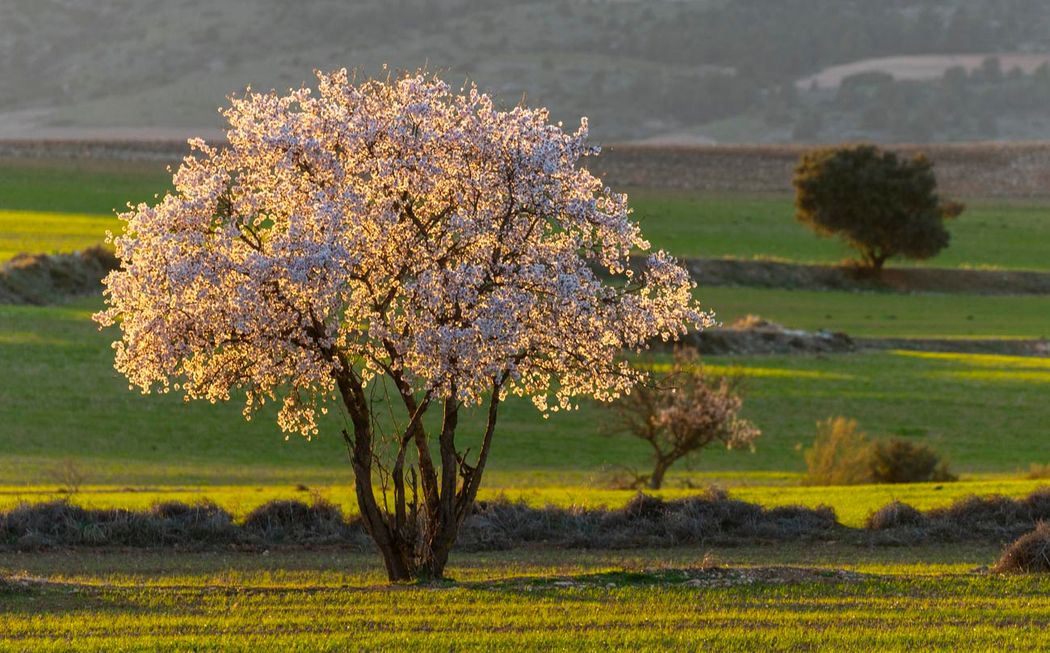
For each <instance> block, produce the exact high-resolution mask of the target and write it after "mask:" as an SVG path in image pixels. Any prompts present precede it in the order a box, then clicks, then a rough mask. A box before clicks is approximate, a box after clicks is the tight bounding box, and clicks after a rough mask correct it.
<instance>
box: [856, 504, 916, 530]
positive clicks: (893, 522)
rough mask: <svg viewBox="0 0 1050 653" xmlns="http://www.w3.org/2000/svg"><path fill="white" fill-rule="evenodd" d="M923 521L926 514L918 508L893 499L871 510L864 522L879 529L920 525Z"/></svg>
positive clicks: (873, 528) (867, 525)
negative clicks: (873, 510)
mask: <svg viewBox="0 0 1050 653" xmlns="http://www.w3.org/2000/svg"><path fill="white" fill-rule="evenodd" d="M925 523H926V516H925V515H923V514H922V513H921V512H919V510H917V509H916V508H914V507H912V506H909V505H908V504H906V503H902V502H900V501H894V502H893V503H888V504H886V505H885V506H883V507H882V508H879V509H878V510H876V511H875V512H873V513H872V514H871V515H870V516H869V517H868V520H867V522H865V527H866V528H870V529H872V530H876V531H881V530H886V529H888V528H900V527H902V526H907V527H914V526H922V525H923V524H925Z"/></svg>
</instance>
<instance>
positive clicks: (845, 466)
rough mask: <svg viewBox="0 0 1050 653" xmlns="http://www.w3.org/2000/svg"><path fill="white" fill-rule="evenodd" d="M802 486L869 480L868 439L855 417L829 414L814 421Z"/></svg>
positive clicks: (852, 483)
mask: <svg viewBox="0 0 1050 653" xmlns="http://www.w3.org/2000/svg"><path fill="white" fill-rule="evenodd" d="M804 455H805V459H806V476H805V478H804V479H803V483H804V484H805V485H859V484H863V483H870V482H871V481H872V476H871V442H870V441H869V440H868V436H867V434H865V433H863V432H861V431H858V430H857V420H854V419H847V418H845V417H833V418H828V419H826V420H823V421H821V422H817V437H816V440H814V442H813V446H812V447H811V448H809V449H807V450H806V452H805V454H804Z"/></svg>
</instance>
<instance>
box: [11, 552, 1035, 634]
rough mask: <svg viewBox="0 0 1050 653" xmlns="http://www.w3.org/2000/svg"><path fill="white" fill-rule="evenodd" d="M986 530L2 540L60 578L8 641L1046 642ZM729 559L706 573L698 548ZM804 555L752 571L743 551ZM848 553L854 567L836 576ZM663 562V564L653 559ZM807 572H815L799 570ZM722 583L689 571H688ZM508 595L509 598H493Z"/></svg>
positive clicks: (1028, 589) (21, 613) (27, 563)
mask: <svg viewBox="0 0 1050 653" xmlns="http://www.w3.org/2000/svg"><path fill="white" fill-rule="evenodd" d="M997 553H998V552H997V551H996V550H995V549H994V548H990V547H958V546H955V547H928V548H924V549H922V550H920V551H915V550H908V551H907V558H909V559H910V560H911V562H909V563H902V560H901V558H902V557H903V556H902V555H901V550H900V549H881V550H864V549H855V548H851V547H843V546H841V545H838V546H836V545H830V546H823V547H821V549H820V550H819V551H817V552H814V551H813V550H812V548H810V547H800V546H795V547H791V546H789V547H776V548H769V547H767V548H758V549H755V548H733V549H722V550H718V549H716V550H713V551H712V550H710V549H708V550H700V549H688V550H685V549H670V550H668V549H662V550H641V551H631V552H629V553H628V552H589V553H583V554H581V553H580V552H564V553H559V552H556V551H537V552H507V553H492V554H482V555H478V554H470V555H457V556H454V559H453V563H452V565H451V569H450V573H451V575H452V576H453V577H455V578H457V579H458V581H459V582H456V583H450V584H445V585H439V586H430V587H427V586H407V587H393V588H391V587H383V586H382V576H381V572H380V568H379V566H378V560H377V559H376V557H375V556H371V555H354V554H346V553H341V552H333V551H323V550H322V551H318V552H302V551H288V552H281V551H275V552H273V553H271V554H270V555H268V556H258V555H254V554H243V553H241V554H239V553H224V554H179V555H174V556H173V555H170V554H168V553H149V552H145V553H132V554H129V553H128V552H120V553H109V552H102V553H96V554H78V555H77V556H69V555H68V554H64V553H57V554H34V555H25V554H17V555H14V554H0V568H5V567H6V568H10V569H13V570H14V571H16V572H17V573H18V574H19V575H22V576H26V577H32V578H34V579H39V580H44V581H51V582H50V583H49V582H45V583H39V582H35V583H32V584H30V585H29V586H28V587H27V588H26V589H21V590H16V591H13V592H8V593H6V594H2V593H0V647H12V648H19V649H25V648H31V649H34V650H48V649H50V648H52V647H54V648H58V647H61V648H62V649H73V650H92V649H97V648H103V649H106V650H114V651H116V650H133V649H135V650H137V649H143V648H149V649H153V648H166V649H174V648H181V649H202V648H214V647H219V648H223V649H227V650H229V649H236V650H246V649H249V648H250V649H252V650H299V649H303V650H305V649H309V650H347V649H380V650H386V649H399V650H404V649H428V650H431V649H432V650H449V649H451V648H455V650H534V649H542V650H581V649H582V650H590V649H598V648H602V649H605V648H615V649H625V650H628V649H629V650H642V649H645V650H655V649H663V650H666V649H671V648H685V649H693V648H701V649H709V648H710V649H718V650H770V649H774V648H775V649H792V650H795V649H804V650H809V649H811V648H820V649H826V648H833V649H836V650H858V651H869V650H957V649H958V647H959V645H960V643H961V642H965V643H966V646H967V647H968V648H972V649H974V650H992V649H1001V650H1005V649H1010V648H1016V647H1019V646H1020V647H1023V648H1026V649H1035V648H1043V647H1046V646H1050V634H1048V631H1047V630H1046V629H1045V628H1044V624H1045V623H1046V621H1047V619H1050V600H1048V599H1047V592H1048V590H1050V581H1048V580H1047V579H1046V578H1041V577H1000V576H990V575H983V574H976V573H967V571H966V570H968V569H972V568H973V567H975V566H977V565H980V564H986V563H988V562H991V561H992V560H994V558H995V557H996V555H997ZM711 555H713V556H714V557H715V559H717V560H719V561H726V562H731V563H733V564H734V566H735V571H723V572H720V573H719V572H707V575H706V576H705V572H703V571H702V570H701V567H702V566H703V565H704V564H705V556H707V557H708V560H710V556H711ZM771 564H783V565H805V566H806V567H810V568H812V569H813V570H814V571H812V572H808V573H805V572H797V571H796V572H774V573H779V574H780V578H782V580H781V581H780V582H776V583H770V582H764V581H761V580H758V581H752V582H748V581H749V580H750V579H749V578H748V577H747V575H748V574H756V573H759V570H757V569H755V570H751V569H750V565H771ZM840 566H845V567H849V568H851V569H854V570H856V571H857V572H860V573H861V574H863V575H861V576H854V577H852V578H844V577H841V576H834V575H833V572H832V570H833V569H835V568H837V567H840ZM654 569H656V570H657V571H653V570H654ZM802 573H804V575H801V574H802ZM705 577H706V578H719V579H722V581H721V582H720V583H710V582H708V584H706V585H704V584H703V582H704V581H702V580H701V581H700V582H701V585H700V586H691V585H688V584H686V583H687V581H688V580H689V579H690V578H700V579H703V578H705ZM496 607H498V609H494V608H496Z"/></svg>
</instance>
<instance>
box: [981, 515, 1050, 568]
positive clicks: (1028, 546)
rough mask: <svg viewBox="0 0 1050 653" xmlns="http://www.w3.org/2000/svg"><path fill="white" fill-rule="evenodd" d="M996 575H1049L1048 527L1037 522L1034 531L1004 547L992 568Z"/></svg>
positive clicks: (1049, 526)
mask: <svg viewBox="0 0 1050 653" xmlns="http://www.w3.org/2000/svg"><path fill="white" fill-rule="evenodd" d="M992 571H995V572H998V573H1018V574H1033V573H1040V574H1046V573H1050V525H1048V524H1047V523H1046V522H1039V524H1037V525H1036V527H1035V530H1034V531H1032V532H1030V533H1027V534H1025V535H1022V536H1021V537H1020V538H1018V539H1017V541H1015V542H1014V543H1013V544H1011V545H1010V546H1008V547H1006V550H1005V551H1003V555H1002V557H1001V558H999V561H998V562H996V563H995V565H994V566H993V567H992Z"/></svg>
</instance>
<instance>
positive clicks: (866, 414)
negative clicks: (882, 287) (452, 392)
mask: <svg viewBox="0 0 1050 653" xmlns="http://www.w3.org/2000/svg"><path fill="white" fill-rule="evenodd" d="M97 306H98V303H97V301H94V300H85V301H82V302H80V303H75V304H72V305H68V306H56V307H28V306H2V307H0V324H3V325H4V326H3V330H2V331H0V368H2V369H4V370H5V376H4V379H3V383H2V384H0V423H3V424H4V429H3V431H2V435H0V441H2V445H0V452H2V453H0V482H2V483H25V482H33V481H34V480H36V481H37V482H39V479H40V475H41V474H44V473H46V472H47V470H48V469H49V468H51V467H53V466H54V464H55V462H56V461H60V460H62V459H65V458H71V459H76V460H79V461H81V463H82V466H84V467H85V468H86V469H87V470H88V472H89V475H88V482H93V483H147V484H155V483H161V484H165V483H167V484H170V483H202V482H206V483H264V484H265V483H267V482H274V483H296V482H305V483H314V482H318V481H321V482H333V481H337V480H342V479H343V478H344V476H343V475H344V474H345V473H346V469H347V466H346V462H345V458H344V455H345V452H344V451H343V449H342V444H341V441H340V440H339V438H338V435H337V434H338V432H339V429H340V428H341V427H342V426H343V424H342V423H341V422H340V421H339V418H338V417H333V418H332V419H331V420H329V421H328V422H327V423H326V424H325V428H324V429H323V430H322V433H321V434H320V436H319V437H317V438H314V440H313V441H312V442H306V441H304V440H302V439H301V438H300V437H298V436H293V437H291V438H289V439H288V440H287V441H285V439H284V437H283V436H282V435H281V434H280V433H279V432H278V430H277V428H276V426H275V423H274V420H273V416H272V414H270V413H263V414H262V415H260V416H259V417H258V418H257V419H254V420H253V421H252V422H250V423H246V422H244V420H243V419H242V417H241V415H240V408H239V406H237V405H236V404H233V403H231V404H228V405H217V406H213V405H210V404H206V403H190V404H186V403H184V402H183V401H181V400H180V399H179V398H178V397H177V396H175V395H167V396H163V395H161V396H158V395H151V396H142V395H140V394H138V393H137V392H131V391H129V390H128V386H127V383H126V381H124V380H123V379H122V378H120V377H119V376H118V375H117V374H116V372H114V371H113V369H112V351H111V349H110V347H109V342H110V340H111V339H112V337H113V336H112V333H111V332H106V333H100V332H99V331H98V330H97V328H96V327H95V326H94V325H93V324H92V323H91V322H90V321H89V315H90V312H91V310H92V309H94V308H96V307H97ZM707 362H708V364H710V365H712V366H714V370H716V371H722V372H726V373H732V374H742V375H744V377H745V392H746V394H747V401H746V407H745V414H746V416H747V417H749V418H751V419H752V420H754V421H755V422H756V423H757V424H758V425H759V426H760V427H761V428H762V429H763V430H764V435H763V436H762V438H761V439H760V440H759V442H758V449H757V451H756V452H755V453H747V452H726V451H723V450H717V449H712V450H709V451H704V452H703V453H702V454H700V455H699V456H697V457H696V459H695V461H694V463H693V467H694V469H695V470H697V471H700V472H714V471H726V470H729V471H751V472H755V471H767V472H776V471H789V472H797V471H799V470H800V469H801V468H802V454H801V451H800V449H801V448H802V447H805V446H808V445H809V443H810V442H811V441H812V438H813V434H814V424H815V423H816V422H817V421H818V420H821V419H824V418H826V417H829V416H833V415H846V416H849V417H854V418H856V419H858V420H859V421H860V424H861V427H862V428H864V429H866V430H867V431H869V432H870V433H871V434H872V435H900V436H903V437H909V438H913V439H915V440H917V441H920V442H926V443H929V444H931V445H933V446H934V447H935V448H937V449H938V450H940V451H942V452H943V453H945V454H946V455H947V456H948V457H949V458H950V459H951V460H952V462H953V463H954V464H955V466H956V467H957V468H958V469H960V470H962V471H964V472H998V473H1007V472H1015V471H1017V470H1019V469H1027V468H1028V466H1029V464H1030V463H1034V462H1047V461H1050V439H1047V438H1045V437H1043V434H1044V433H1045V425H1046V424H1047V423H1048V422H1050V402H1048V401H1047V400H1046V399H1047V396H1048V393H1050V366H1048V365H1047V362H1046V360H1045V359H1039V358H1022V357H994V356H993V357H988V356H975V355H955V356H953V355H929V356H923V355H916V354H915V353H909V352H879V353H865V354H855V355H829V356H798V355H794V356H792V355H784V356H760V357H738V358H733V359H729V358H711V359H710V360H708V361H707ZM609 419H610V414H609V412H608V411H607V410H605V409H604V408H602V407H601V406H597V405H593V404H584V405H583V406H582V408H581V410H580V411H576V412H571V413H560V414H556V415H554V416H552V417H551V419H549V420H544V419H542V418H541V416H540V415H539V414H538V413H537V412H536V411H535V409H534V408H532V406H531V405H530V404H527V403H526V402H524V401H510V402H508V404H507V405H506V407H505V409H504V410H503V412H502V415H501V421H500V428H499V433H498V437H497V440H496V442H495V445H494V449H493V454H492V456H493V457H492V460H491V463H490V469H492V470H493V472H496V473H502V472H506V473H507V474H508V475H521V476H522V478H523V479H530V478H533V477H542V479H543V480H542V481H541V482H542V483H544V484H550V483H552V482H553V483H554V484H560V483H561V481H558V480H557V479H558V478H560V477H562V476H564V475H569V476H571V477H573V478H575V479H576V480H579V477H580V476H581V475H593V474H594V473H596V472H597V471H598V470H600V469H602V468H603V467H604V466H607V465H624V464H626V465H632V466H637V467H642V466H644V465H645V463H646V460H647V455H648V452H647V450H646V447H645V445H644V444H643V443H641V442H640V441H637V440H634V439H632V438H629V437H627V436H624V435H618V434H611V435H604V434H603V433H606V432H608V431H609V427H608V426H607V424H609ZM478 420H479V416H478V415H474V414H471V415H470V417H469V418H467V419H466V420H465V421H464V425H463V429H462V432H463V433H464V434H467V435H466V436H465V437H466V439H467V441H469V439H470V434H476V433H479V432H480V431H481V428H480V422H479V421H478ZM570 450H571V451H572V456H566V455H565V452H566V451H570ZM525 482H526V483H532V481H525ZM533 484H534V483H533Z"/></svg>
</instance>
